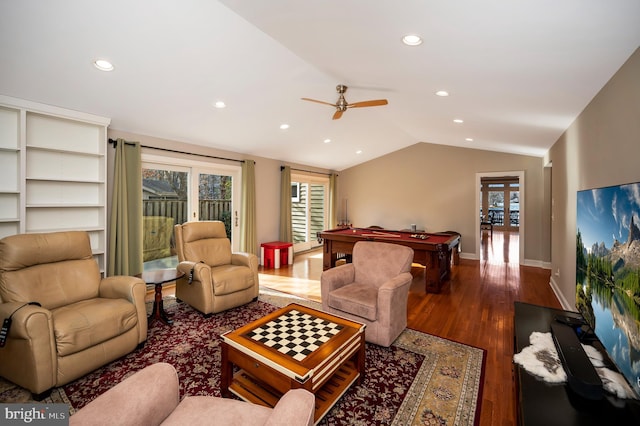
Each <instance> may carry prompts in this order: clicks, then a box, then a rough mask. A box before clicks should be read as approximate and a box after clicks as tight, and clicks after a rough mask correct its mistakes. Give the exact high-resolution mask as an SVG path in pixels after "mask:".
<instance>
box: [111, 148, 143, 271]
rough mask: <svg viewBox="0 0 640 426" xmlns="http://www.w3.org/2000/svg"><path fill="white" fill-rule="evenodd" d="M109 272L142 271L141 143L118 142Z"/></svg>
mask: <svg viewBox="0 0 640 426" xmlns="http://www.w3.org/2000/svg"><path fill="white" fill-rule="evenodd" d="M115 150H116V155H115V166H114V174H113V197H112V199H111V216H110V220H109V259H108V268H107V274H108V275H109V276H113V275H136V274H139V273H142V163H141V156H140V154H141V148H140V143H139V142H125V141H124V140H123V139H118V140H117V141H116V146H115Z"/></svg>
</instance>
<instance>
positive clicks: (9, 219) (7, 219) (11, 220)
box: [0, 217, 20, 223]
mask: <svg viewBox="0 0 640 426" xmlns="http://www.w3.org/2000/svg"><path fill="white" fill-rule="evenodd" d="M15 222H20V218H19V217H3V218H0V223H15Z"/></svg>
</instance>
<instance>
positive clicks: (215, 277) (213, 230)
mask: <svg viewBox="0 0 640 426" xmlns="http://www.w3.org/2000/svg"><path fill="white" fill-rule="evenodd" d="M175 233H176V251H177V253H178V261H179V262H180V263H179V264H178V270H179V271H182V272H184V274H185V275H184V276H183V277H182V278H180V279H179V280H178V281H177V282H176V298H178V299H180V300H182V301H184V302H186V303H188V304H189V305H190V306H192V307H193V308H195V309H197V310H198V311H200V312H202V313H203V314H212V313H217V312H222V311H224V310H227V309H231V308H235V307H236V306H241V305H244V304H245V303H249V302H251V301H252V300H254V299H256V298H257V297H258V290H259V288H258V257H257V256H256V255H255V254H252V253H239V252H237V253H232V252H231V241H229V239H228V238H227V233H226V231H225V229H224V223H222V222H220V221H216V220H214V221H202V222H186V223H183V224H182V225H176V226H175Z"/></svg>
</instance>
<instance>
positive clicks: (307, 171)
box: [280, 166, 337, 176]
mask: <svg viewBox="0 0 640 426" xmlns="http://www.w3.org/2000/svg"><path fill="white" fill-rule="evenodd" d="M283 170H284V166H280V171H283ZM291 170H293V171H296V172H305V173H315V174H318V175H325V176H331V174H332V173H324V172H312V171H311V170H302V169H291ZM336 176H337V174H336Z"/></svg>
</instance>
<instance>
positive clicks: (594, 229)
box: [576, 182, 640, 395]
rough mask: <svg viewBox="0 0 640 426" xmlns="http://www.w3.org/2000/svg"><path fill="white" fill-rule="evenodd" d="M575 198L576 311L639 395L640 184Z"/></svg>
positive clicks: (598, 189)
mask: <svg viewBox="0 0 640 426" xmlns="http://www.w3.org/2000/svg"><path fill="white" fill-rule="evenodd" d="M577 198H578V200H577V204H578V205H577V221H576V225H577V233H576V282H577V283H576V307H577V308H578V310H579V311H580V313H581V314H582V315H583V316H584V318H585V320H586V321H587V322H588V323H589V325H590V326H591V328H592V329H593V331H594V332H595V335H596V336H597V337H598V339H599V340H600V342H601V343H602V345H603V346H604V347H605V349H606V351H607V353H608V355H609V358H610V359H611V360H612V361H613V362H614V363H615V364H616V366H617V368H618V371H619V372H620V373H621V374H622V375H623V376H624V377H625V378H626V379H627V381H628V382H629V385H631V387H632V389H633V390H634V391H635V392H636V394H637V395H640V182H639V183H630V184H623V185H617V186H609V187H604V188H596V189H589V190H583V191H578V197H577Z"/></svg>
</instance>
